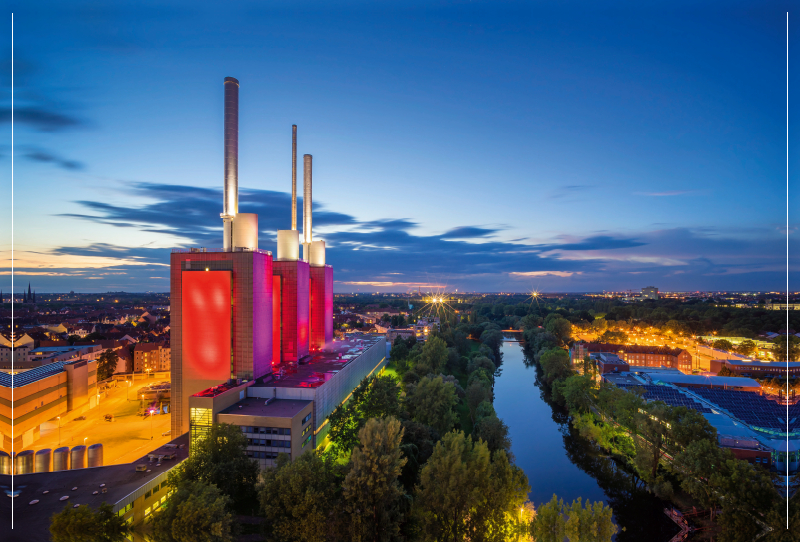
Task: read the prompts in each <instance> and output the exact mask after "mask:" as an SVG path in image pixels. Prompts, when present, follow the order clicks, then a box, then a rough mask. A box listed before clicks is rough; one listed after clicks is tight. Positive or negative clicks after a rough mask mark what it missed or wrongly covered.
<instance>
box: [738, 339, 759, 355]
mask: <svg viewBox="0 0 800 542" xmlns="http://www.w3.org/2000/svg"><path fill="white" fill-rule="evenodd" d="M756 350H757V347H756V343H754V342H753V341H751V340H749V339H748V340H746V341H742V342H741V343H739V346H737V347H736V352H737V353H738V354H741V355H743V356H747V357H750V356H752V355H754V354H755V353H756Z"/></svg>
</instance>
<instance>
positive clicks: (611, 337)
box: [597, 330, 628, 344]
mask: <svg viewBox="0 0 800 542" xmlns="http://www.w3.org/2000/svg"><path fill="white" fill-rule="evenodd" d="M597 340H598V341H599V342H601V343H611V344H625V343H626V342H628V334H627V333H625V332H624V331H611V330H608V331H606V332H605V333H603V334H602V335H600V336H599V337H598V338H597Z"/></svg>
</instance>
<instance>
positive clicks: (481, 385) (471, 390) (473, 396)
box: [465, 380, 492, 423]
mask: <svg viewBox="0 0 800 542" xmlns="http://www.w3.org/2000/svg"><path fill="white" fill-rule="evenodd" d="M465 395H466V397H465V400H466V403H467V406H468V407H469V415H470V418H472V423H475V421H476V417H475V413H476V411H477V409H478V405H480V404H481V403H483V402H485V401H491V400H492V387H491V385H490V384H489V383H488V382H486V381H485V380H473V381H472V383H471V384H470V385H469V386H467V389H466V391H465Z"/></svg>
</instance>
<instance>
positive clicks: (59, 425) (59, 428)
mask: <svg viewBox="0 0 800 542" xmlns="http://www.w3.org/2000/svg"><path fill="white" fill-rule="evenodd" d="M56 418H58V445H59V446H61V416H56Z"/></svg>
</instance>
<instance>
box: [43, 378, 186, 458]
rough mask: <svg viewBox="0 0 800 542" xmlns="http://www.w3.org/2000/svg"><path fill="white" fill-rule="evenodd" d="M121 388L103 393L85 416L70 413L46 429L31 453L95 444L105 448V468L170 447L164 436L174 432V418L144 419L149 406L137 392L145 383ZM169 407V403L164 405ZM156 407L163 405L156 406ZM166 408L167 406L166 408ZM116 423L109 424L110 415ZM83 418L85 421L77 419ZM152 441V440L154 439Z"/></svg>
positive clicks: (149, 417)
mask: <svg viewBox="0 0 800 542" xmlns="http://www.w3.org/2000/svg"><path fill="white" fill-rule="evenodd" d="M120 384H121V385H120V386H119V387H117V388H110V389H109V390H108V391H106V392H101V393H100V404H99V405H98V406H97V407H95V408H93V409H91V410H88V411H86V412H84V413H82V414H80V415H79V414H77V413H67V414H66V415H64V416H62V417H61V420H60V425H61V429H60V434H59V428H58V424H59V421H58V420H54V421H52V422H48V423H47V424H43V425H42V430H41V438H39V440H37V441H35V442H34V443H33V445H32V446H31V447H30V448H29V449H33V450H41V449H43V448H51V449H53V450H54V449H56V448H58V447H59V446H69V447H72V446H78V445H79V444H86V445H87V446H90V445H92V444H95V443H101V444H102V445H103V463H104V464H105V465H112V464H119V463H129V462H131V461H134V460H136V459H138V458H139V457H141V456H143V455H144V454H145V453H147V452H148V451H150V450H152V449H154V448H157V447H159V446H161V445H163V444H166V443H167V442H169V441H170V440H172V436H170V435H169V434H167V435H164V434H163V433H165V432H168V431H169V430H170V415H169V414H155V415H152V416H141V415H138V414H137V413H139V412H142V411H144V408H145V404H148V405H149V404H150V403H149V402H147V403H145V402H144V401H142V400H141V398H137V391H138V390H139V389H140V388H142V387H143V386H145V385H146V383H145V381H141V382H140V381H138V380H137V381H135V382H134V383H133V384H132V385H131V386H130V388H128V386H125V383H124V382H120ZM164 404H166V403H164ZM155 405H156V407H157V406H159V403H155ZM162 406H163V405H162ZM109 414H110V415H111V416H113V421H106V419H105V417H106V415H109ZM81 416H83V417H85V419H77V420H76V419H75V418H80V417H81ZM151 437H152V438H151Z"/></svg>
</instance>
